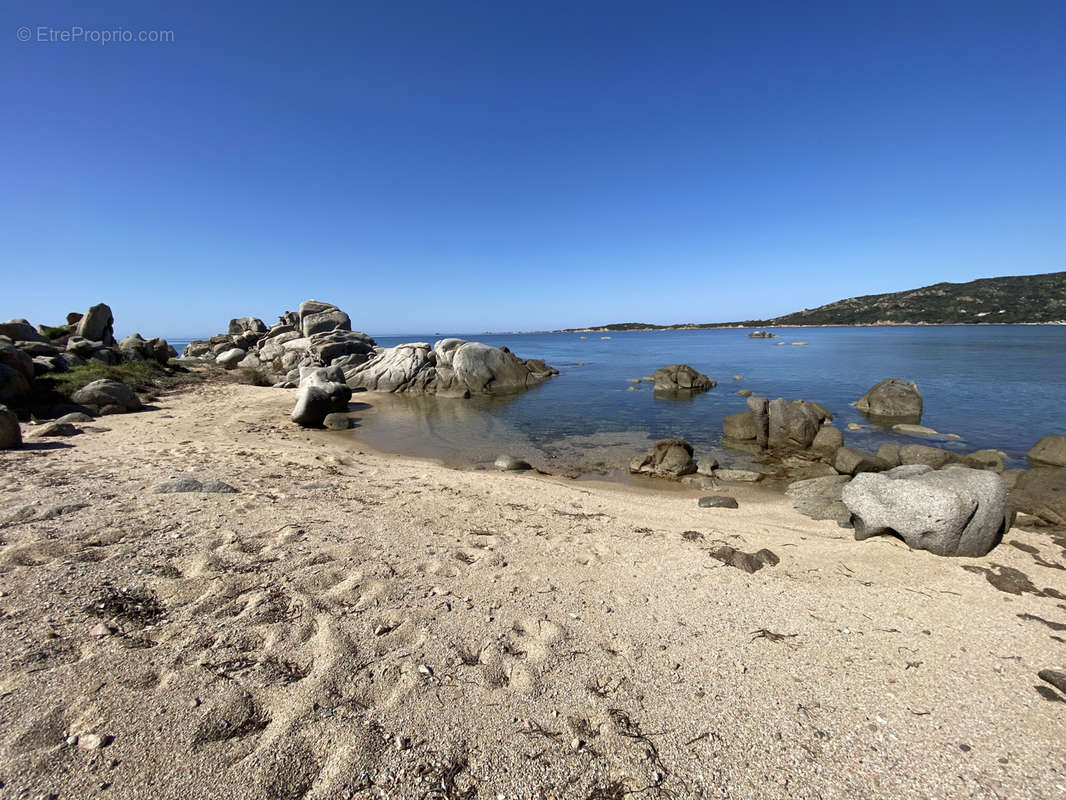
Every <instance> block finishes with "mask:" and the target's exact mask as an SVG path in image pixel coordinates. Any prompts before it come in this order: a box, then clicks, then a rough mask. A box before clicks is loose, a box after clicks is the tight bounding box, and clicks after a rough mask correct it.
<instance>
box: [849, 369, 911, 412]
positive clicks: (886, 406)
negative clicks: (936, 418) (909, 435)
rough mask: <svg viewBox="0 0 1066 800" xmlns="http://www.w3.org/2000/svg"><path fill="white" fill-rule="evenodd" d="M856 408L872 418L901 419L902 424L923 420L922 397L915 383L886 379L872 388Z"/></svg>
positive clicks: (861, 398) (898, 379)
mask: <svg viewBox="0 0 1066 800" xmlns="http://www.w3.org/2000/svg"><path fill="white" fill-rule="evenodd" d="M855 407H856V408H857V409H859V411H861V412H863V413H864V414H868V415H869V416H871V417H883V418H890V417H899V418H901V419H900V420H899V421H900V422H907V423H918V422H920V421H921V418H922V395H921V393H920V392H919V391H918V386H917V384H915V383H914V382H913V381H905V380H901V379H900V378H886V379H885V380H883V381H880V382H879V383H876V384H874V385H873V386H872V387H870V389H869V390H868V391H867V392H866V394H864V395H863V396H862V397H860V398H859V401H858V402H857V403H856V404H855Z"/></svg>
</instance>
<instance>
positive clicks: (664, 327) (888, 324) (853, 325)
mask: <svg viewBox="0 0 1066 800" xmlns="http://www.w3.org/2000/svg"><path fill="white" fill-rule="evenodd" d="M1010 325H1026V326H1041V325H1042V326H1048V327H1058V326H1062V325H1066V320H1058V321H1055V322H850V323H844V322H827V323H823V324H817V325H796V324H787V323H781V324H774V325H660V326H655V327H645V328H609V327H598V328H561V329H559V330H554V331H513V332H512V333H640V332H649V331H748V330H752V331H758V330H771V329H774V328H800V329H803V328H987V327H993V326H1001V327H1007V326H1010ZM496 335H500V334H499V333H497V334H496Z"/></svg>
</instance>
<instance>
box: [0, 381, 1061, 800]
mask: <svg viewBox="0 0 1066 800" xmlns="http://www.w3.org/2000/svg"><path fill="white" fill-rule="evenodd" d="M290 405H291V394H290V393H284V392H278V391H277V390H276V389H270V388H259V387H252V386H247V385H241V384H235V383H206V384H200V385H196V386H194V387H192V388H190V389H188V390H186V391H183V392H181V393H179V394H173V395H166V396H163V397H161V398H160V399H159V401H158V402H157V403H156V406H157V409H156V410H153V411H146V412H141V413H135V414H126V415H120V416H110V417H103V418H100V419H98V420H94V422H93V423H92V424H87V426H86V432H85V433H83V434H81V435H79V436H76V437H73V438H72V439H70V440H64V441H62V442H59V443H58V444H51V445H48V446H45V445H41V444H40V443H39V441H36V440H32V439H31V440H29V441H30V442H31V445H32V447H31V449H26V450H21V451H3V452H2V453H0V525H2V529H0V535H2V540H3V545H2V546H0V567H2V571H0V581H2V583H3V594H2V595H0V605H2V609H3V612H4V625H3V626H0V647H2V648H3V650H2V652H3V653H4V654H5V655H4V658H3V660H2V661H0V683H2V685H3V692H0V720H3V723H4V730H5V733H4V735H3V737H2V738H0V766H2V770H3V779H4V782H5V788H6V789H7V790H8V791H10V792H12V793H14V794H18V793H19V792H20V791H29V790H33V791H34V792H36V793H38V794H39V793H41V792H53V793H56V794H57V795H58V796H59V797H90V796H96V795H97V793H99V792H101V790H100V787H101V785H102V784H104V783H106V784H107V785H108V788H107V790H106V794H104V795H103V796H107V797H112V798H122V799H125V798H141V797H153V798H163V799H164V800H167V799H168V798H174V800H177V799H178V798H181V800H200V799H201V798H203V800H207V799H208V798H211V800H220V799H222V798H241V799H243V798H248V800H251V798H260V797H263V796H275V797H306V798H308V799H309V800H325V798H333V797H344V796H349V795H350V796H352V797H356V798H370V797H390V798H391V797H396V798H418V797H424V796H427V793H430V796H432V794H431V793H432V791H433V789H434V787H439V786H441V781H442V780H444V781H445V782H446V783H447V784H448V785H450V786H452V787H454V792H455V796H459V794H460V793H462V792H465V791H467V790H468V789H471V790H475V791H476V792H477V796H479V797H482V796H484V797H494V796H497V795H500V794H502V795H503V796H505V797H507V798H529V797H537V798H539V797H544V798H547V797H557V798H563V797H574V798H587V797H589V796H595V794H594V793H596V792H600V793H601V794H600V795H599V796H610V795H604V794H603V792H606V791H608V790H611V787H614V789H613V790H614V791H628V792H633V793H639V792H640V791H641V790H645V791H654V789H655V788H656V787H658V788H661V790H662V791H663V792H669V793H670V794H671V795H672V796H674V797H681V798H688V797H693V798H695V797H706V796H723V797H725V796H728V797H735V798H742V797H755V796H759V797H764V798H792V797H796V796H820V797H822V798H826V799H827V800H829V799H830V798H851V797H855V796H865V797H871V798H894V797H900V796H968V795H971V794H975V793H980V792H982V791H984V792H985V793H987V792H988V791H989V790H990V787H994V792H995V793H998V794H999V795H1000V796H1003V797H1007V796H1010V797H1018V798H1037V797H1044V796H1048V795H1050V794H1053V793H1054V792H1055V791H1056V790H1061V788H1062V787H1063V786H1064V785H1066V784H1064V781H1063V778H1062V775H1061V773H1060V772H1059V771H1058V770H1057V767H1056V765H1057V764H1058V763H1060V762H1061V759H1062V757H1063V754H1064V749H1063V745H1062V742H1063V741H1064V738H1066V718H1064V716H1063V714H1062V712H1061V706H1060V705H1059V704H1058V703H1052V702H1048V701H1047V700H1045V699H1044V698H1043V697H1041V696H1040V694H1038V693H1037V692H1036V691H1034V688H1033V687H1034V685H1035V684H1039V683H1040V681H1039V680H1038V679H1037V678H1036V672H1037V671H1038V670H1040V669H1045V668H1052V669H1060V668H1062V666H1063V665H1062V664H1061V663H1059V662H1057V661H1056V653H1057V650H1058V649H1057V648H1055V649H1052V648H1049V644H1050V642H1049V641H1048V637H1049V636H1050V637H1053V638H1054V637H1056V636H1057V634H1056V633H1055V631H1054V630H1049V629H1048V627H1047V626H1046V625H1045V624H1042V622H1041V621H1044V620H1048V619H1050V620H1052V621H1054V620H1056V619H1058V618H1059V616H1060V614H1059V612H1058V611H1057V608H1056V605H1057V602H1060V601H1056V600H1055V599H1054V598H1053V597H1043V596H1038V595H1035V594H1033V593H1031V592H1027V593H1025V594H1020V595H1015V594H1009V593H1004V592H1003V591H1000V590H999V589H997V588H996V587H995V586H994V585H993V584H992V583H990V582H989V580H991V577H989V578H988V579H986V575H985V574H982V573H981V570H983V569H988V568H989V567H990V566H992V565H996V570H995V571H997V572H999V571H1003V570H1016V571H1018V572H1020V573H1024V574H1025V575H1026V576H1028V577H1029V578H1030V579H1031V580H1032V582H1033V584H1034V585H1035V586H1036V587H1044V586H1061V583H1062V580H1061V577H1060V576H1061V570H1059V569H1055V568H1053V567H1054V565H1055V564H1059V563H1060V562H1061V561H1062V553H1061V549H1062V547H1063V546H1066V542H1064V543H1063V544H1059V545H1056V544H1054V541H1055V540H1053V538H1052V537H1051V536H1049V535H1048V534H1047V533H1043V532H1042V533H1037V532H1032V531H1026V530H1022V529H1018V528H1014V529H1012V530H1011V531H1010V532H1009V533H1008V535H1007V537H1006V539H1005V541H1004V542H1003V543H1002V544H1001V545H1000V546H999V547H998V548H996V549H995V550H994V551H993V552H992V553H991V554H990V555H989V556H987V557H986V558H982V559H969V558H956V559H951V558H940V557H937V556H933V555H931V554H929V553H926V552H924V551H909V550H908V549H907V548H906V546H905V545H903V544H902V542H899V541H898V540H895V539H892V538H886V537H878V538H876V539H871V540H868V541H865V542H855V541H854V540H852V538H851V533H850V532H849V531H844V530H842V529H840V528H838V527H837V526H836V525H835V523H832V522H826V521H822V522H816V521H813V520H810V519H808V518H806V517H803V516H802V515H800V514H799V513H798V512H796V511H794V510H793V509H792V508H791V501H790V500H789V499H788V498H785V497H783V496H779V495H778V496H771V495H770V494H769V492H765V493H764V492H763V490H761V489H753V490H752V492H751V493H750V494H749V493H748V492H746V491H742V490H738V491H737V492H732V491H731V492H730V493H731V494H735V495H736V496H737V498H738V499H739V501H740V508H739V509H736V510H729V509H702V508H698V507H697V505H696V502H695V496H696V495H698V494H699V492H698V491H696V490H691V492H692V493H691V495H690V494H689V493H688V492H687V491H681V492H676V493H675V492H661V491H647V492H645V491H639V490H638V491H634V490H633V489H631V488H629V487H620V486H614V485H607V486H599V485H594V483H593V482H587V481H574V480H570V479H566V478H558V477H542V476H534V475H519V474H514V473H502V472H489V471H484V470H455V469H451V468H448V467H444V466H440V465H437V464H434V463H430V462H428V461H423V460H417V459H413V458H410V457H400V456H386V455H381V454H379V453H376V452H373V451H370V449H369V448H367V447H365V446H363V445H362V444H355V443H354V442H353V440H351V439H344V438H342V437H341V436H338V435H336V434H333V433H326V432H320V431H307V430H301V429H299V428H297V427H296V426H294V425H293V424H292V423H291V422H289V421H288V419H287V416H286V415H287V412H288V410H289V407H290ZM353 445H354V446H353ZM183 474H193V475H195V476H197V477H198V478H200V479H204V480H206V479H217V480H221V481H224V482H226V483H228V484H230V485H232V486H233V487H234V488H235V489H236V490H237V491H236V492H235V493H220V494H218V493H203V492H189V493H179V494H167V493H157V492H155V491H154V487H155V486H157V485H158V484H159V483H161V482H163V481H165V480H167V479H168V478H172V477H174V476H177V475H183ZM731 488H732V487H731ZM745 488H746V487H745ZM83 504H84V505H83ZM27 508H28V509H29V511H26V510H25V509H27ZM47 509H53V510H54V511H53V512H51V513H55V514H57V516H48V515H47V514H46V515H43V516H40V517H39V518H34V516H33V515H34V514H38V513H39V512H40V511H43V510H47ZM20 515H21V516H20ZM720 543H727V544H729V545H730V546H732V547H735V548H737V549H739V550H741V551H743V552H751V553H754V552H756V551H758V550H760V549H761V548H763V549H768V550H770V551H772V552H773V553H774V554H775V557H776V558H777V559H778V563H776V564H773V565H768V566H765V567H764V568H762V569H760V570H759V571H757V572H755V573H754V574H748V573H746V572H744V571H742V570H740V569H736V568H734V567H731V566H727V565H726V564H724V563H722V562H721V561H719V560H717V559H716V558H714V557H713V556H712V555H711V552H712V551H713V550H714V549H715V548H716V547H718V546H720ZM1015 543H1016V544H1018V545H1019V547H1015V546H1013V545H1014V544H1015ZM1030 551H1032V552H1030ZM1042 562H1043V563H1042ZM971 568H972V569H971ZM1058 641H1059V642H1061V639H1058ZM977 698H981V700H982V702H974V701H975V700H976V699H977ZM1004 719H1010V720H1011V721H1012V729H1013V732H1014V735H1013V736H1011V737H1009V738H1004V737H1003V735H1002V721H1003V720H1004ZM651 745H654V747H651ZM649 753H651V755H650V756H649ZM649 787H650V788H649Z"/></svg>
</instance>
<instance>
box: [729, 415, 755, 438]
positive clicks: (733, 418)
mask: <svg viewBox="0 0 1066 800" xmlns="http://www.w3.org/2000/svg"><path fill="white" fill-rule="evenodd" d="M758 433H759V431H758V427H757V426H756V421H755V415H754V414H753V413H752V412H751V411H739V412H737V413H736V414H729V415H728V416H727V417H725V418H724V419H723V420H722V435H723V436H724V437H725V438H726V439H733V440H734V441H738V442H749V441H755V439H756V438H757V437H758Z"/></svg>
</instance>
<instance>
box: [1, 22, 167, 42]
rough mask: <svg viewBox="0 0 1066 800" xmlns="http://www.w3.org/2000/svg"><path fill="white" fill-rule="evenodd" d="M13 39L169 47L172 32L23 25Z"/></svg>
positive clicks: (79, 26) (77, 26)
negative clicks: (162, 45)
mask: <svg viewBox="0 0 1066 800" xmlns="http://www.w3.org/2000/svg"><path fill="white" fill-rule="evenodd" d="M15 38H16V39H18V40H19V41H20V42H30V43H33V44H57V43H58V44H94V45H105V44H170V43H172V42H173V41H174V31H165V30H153V31H146V30H140V31H134V30H130V29H128V28H85V27H82V26H81V25H71V26H69V27H66V28H53V27H52V26H50V25H36V26H33V27H30V26H29V25H23V26H22V27H20V28H19V29H18V30H17V31H15Z"/></svg>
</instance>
